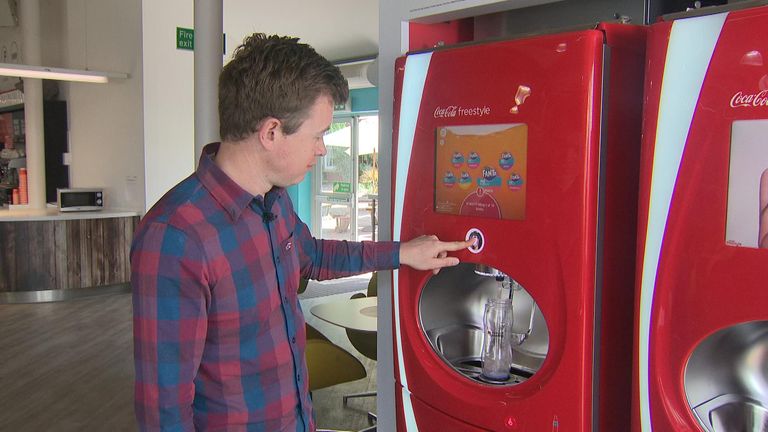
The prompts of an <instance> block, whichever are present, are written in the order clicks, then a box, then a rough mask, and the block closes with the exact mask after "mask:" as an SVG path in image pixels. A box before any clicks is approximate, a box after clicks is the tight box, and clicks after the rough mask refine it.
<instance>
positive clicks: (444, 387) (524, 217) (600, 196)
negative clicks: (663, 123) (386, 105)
mask: <svg viewBox="0 0 768 432" xmlns="http://www.w3.org/2000/svg"><path fill="white" fill-rule="evenodd" d="M645 32H646V29H645V28H644V27H639V26H630V25H622V24H603V25H600V26H598V27H596V28H591V29H585V30H583V31H573V32H569V33H562V34H550V35H544V36H537V37H530V38H524V39H517V40H507V41H499V42H493V43H485V44H476V45H466V46H457V47H452V48H445V49H437V50H434V51H428V52H417V53H410V54H408V55H407V56H405V57H403V58H400V59H398V61H397V63H396V84H395V94H396V100H395V119H394V127H395V131H396V133H395V136H396V142H395V149H394V152H393V160H394V163H393V171H394V172H393V179H395V180H394V186H393V196H392V199H393V218H392V220H393V237H394V239H395V240H409V239H412V238H414V237H417V236H420V235H424V234H436V235H438V236H439V237H440V238H441V239H464V238H474V239H475V244H474V246H473V247H472V248H470V249H469V250H466V251H461V252H459V253H458V254H457V256H458V257H459V258H460V260H461V261H462V264H460V265H459V266H457V267H453V268H450V269H443V270H442V271H441V272H440V273H439V274H438V275H436V276H433V275H432V274H431V273H429V274H428V273H426V272H418V271H414V270H412V269H409V268H403V269H401V270H400V271H398V272H395V274H394V277H393V290H392V293H393V314H394V316H393V326H394V329H393V330H394V331H393V334H394V359H395V375H396V377H395V378H396V381H397V384H396V390H395V393H396V407H397V424H398V430H399V431H417V430H419V431H441V432H442V431H482V430H495V431H498V430H501V431H532V432H542V431H544V432H550V431H591V430H597V429H598V428H599V429H600V430H604V431H619V430H626V428H627V425H628V424H629V421H630V420H629V419H630V411H631V401H630V399H631V396H630V395H631V391H630V388H631V362H632V355H631V354H632V326H633V321H632V310H633V303H634V302H633V299H634V289H633V286H634V284H633V280H634V276H633V275H634V266H635V250H636V237H637V234H636V233H637V231H636V220H637V219H636V214H637V213H636V210H637V181H638V171H639V154H640V128H641V112H642V83H643V70H644V68H643V60H644V51H645ZM509 298H512V310H513V316H512V318H513V319H512V323H511V326H510V327H508V328H507V327H500V328H505V329H506V330H505V332H506V334H507V336H510V337H509V338H508V339H505V340H506V341H507V342H508V343H509V344H510V345H511V348H510V350H509V351H506V352H507V353H508V354H509V355H510V356H511V359H509V362H508V363H504V366H503V368H502V369H503V370H501V372H502V373H501V374H498V375H494V374H491V373H486V369H485V367H487V366H488V365H489V364H490V361H488V360H486V361H485V362H484V361H483V358H484V357H483V352H484V351H485V350H484V348H487V347H489V346H491V344H492V343H495V342H493V341H495V340H496V338H497V337H501V335H500V334H497V333H494V332H493V331H489V330H488V329H489V328H490V327H489V326H488V324H487V322H486V323H484V312H485V308H486V305H488V304H490V303H491V302H490V300H491V299H509ZM485 316H486V317H487V316H488V314H485ZM499 340H501V339H499ZM502 351H503V350H502Z"/></svg>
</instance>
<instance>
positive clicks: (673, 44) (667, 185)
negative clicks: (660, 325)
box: [638, 13, 728, 431]
mask: <svg viewBox="0 0 768 432" xmlns="http://www.w3.org/2000/svg"><path fill="white" fill-rule="evenodd" d="M727 15H728V14H727V13H722V14H717V15H710V16H703V17H697V18H688V19H681V20H677V21H675V22H673V23H672V30H671V33H670V37H669V45H668V48H667V55H666V62H665V64H664V75H663V79H662V84H661V98H660V100H659V114H658V118H657V122H658V123H657V125H656V139H655V145H654V155H653V168H652V174H651V190H650V202H649V206H648V228H647V231H646V237H645V251H644V255H643V267H642V276H641V282H640V311H639V315H640V317H639V319H640V327H639V332H640V333H639V348H640V349H639V365H640V368H639V374H638V375H639V381H640V382H639V389H640V390H639V392H640V422H641V428H642V430H643V431H652V430H653V428H652V425H651V413H650V394H649V379H650V377H649V370H648V367H649V363H648V359H649V350H650V331H651V309H652V306H653V297H654V289H655V286H656V275H657V272H658V266H659V257H660V254H661V246H662V245H661V243H662V240H663V238H664V231H665V229H666V226H667V218H668V217H669V207H670V203H671V200H672V193H673V192H674V190H675V183H676V181H677V176H678V171H679V169H680V162H681V160H682V156H683V150H684V149H685V143H686V140H687V137H688V133H689V131H690V127H691V121H692V119H693V113H694V111H695V108H696V104H697V102H698V100H699V94H700V93H701V88H702V84H703V82H704V76H705V75H706V73H707V69H708V67H709V62H710V60H711V59H712V53H713V52H714V50H715V45H716V44H717V41H718V39H719V37H720V32H721V30H722V27H723V23H724V22H725V19H726V17H727Z"/></svg>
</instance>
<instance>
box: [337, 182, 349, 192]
mask: <svg viewBox="0 0 768 432" xmlns="http://www.w3.org/2000/svg"><path fill="white" fill-rule="evenodd" d="M333 192H334V193H350V192H352V185H351V184H350V183H349V182H333Z"/></svg>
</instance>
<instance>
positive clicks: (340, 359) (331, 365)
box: [298, 279, 366, 392]
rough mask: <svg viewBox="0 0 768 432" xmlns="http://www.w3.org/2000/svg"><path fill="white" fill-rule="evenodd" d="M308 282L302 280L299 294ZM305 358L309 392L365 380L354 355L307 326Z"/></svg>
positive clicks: (362, 370)
mask: <svg viewBox="0 0 768 432" xmlns="http://www.w3.org/2000/svg"><path fill="white" fill-rule="evenodd" d="M307 283H308V281H307V280H306V279H301V282H300V283H299V290H298V292H299V293H302V292H304V291H305V290H306V289H307ZM306 330H307V346H306V353H305V357H306V359H307V371H308V374H309V391H310V392H312V391H314V390H318V389H321V388H325V387H330V386H332V385H336V384H341V383H345V382H349V381H355V380H359V379H360V378H365V376H366V372H365V367H364V366H363V364H362V363H361V362H360V360H358V359H357V358H355V356H353V355H352V354H350V353H348V352H347V351H346V350H344V349H343V348H341V347H340V346H338V345H336V344H334V343H333V342H331V341H330V340H328V338H327V337H325V335H324V334H322V333H321V332H320V331H319V330H317V329H316V328H314V327H312V326H311V325H309V324H307V325H306Z"/></svg>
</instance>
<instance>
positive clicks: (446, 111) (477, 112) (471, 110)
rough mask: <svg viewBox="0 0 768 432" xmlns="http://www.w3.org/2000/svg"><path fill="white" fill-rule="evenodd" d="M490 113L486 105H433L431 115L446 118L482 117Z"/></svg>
mask: <svg viewBox="0 0 768 432" xmlns="http://www.w3.org/2000/svg"><path fill="white" fill-rule="evenodd" d="M487 115H491V107H489V106H487V105H483V106H469V107H466V106H459V105H448V106H438V107H435V112H434V113H433V116H434V117H435V118H448V117H483V116H487Z"/></svg>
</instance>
